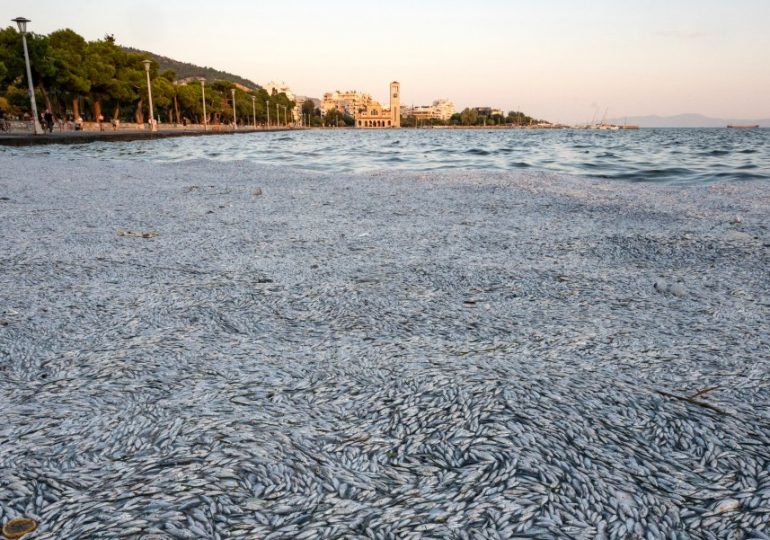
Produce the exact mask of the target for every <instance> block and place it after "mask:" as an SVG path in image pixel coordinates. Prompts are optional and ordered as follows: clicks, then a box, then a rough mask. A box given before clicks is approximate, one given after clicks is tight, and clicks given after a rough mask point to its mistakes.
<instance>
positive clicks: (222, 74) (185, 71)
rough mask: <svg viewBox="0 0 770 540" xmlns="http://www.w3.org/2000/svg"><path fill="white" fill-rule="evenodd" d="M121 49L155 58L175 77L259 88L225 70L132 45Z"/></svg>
mask: <svg viewBox="0 0 770 540" xmlns="http://www.w3.org/2000/svg"><path fill="white" fill-rule="evenodd" d="M123 50H125V51H127V52H131V53H138V54H144V55H146V56H147V57H149V58H151V59H152V60H155V61H156V62H157V63H158V64H160V70H161V71H165V70H167V69H171V70H174V72H175V73H176V78H177V79H186V78H187V77H203V78H205V79H206V80H207V81H215V80H220V81H231V82H234V83H238V84H242V85H243V86H248V87H249V88H261V86H260V85H258V84H257V83H255V82H254V81H250V80H249V79H245V78H243V77H241V76H239V75H233V74H232V73H228V72H226V71H220V70H218V69H214V68H210V67H201V66H196V65H195V64H188V63H187V62H180V61H179V60H174V59H173V58H169V57H167V56H161V55H160V54H155V53H152V52H149V51H143V50H140V49H134V48H133V47H123Z"/></svg>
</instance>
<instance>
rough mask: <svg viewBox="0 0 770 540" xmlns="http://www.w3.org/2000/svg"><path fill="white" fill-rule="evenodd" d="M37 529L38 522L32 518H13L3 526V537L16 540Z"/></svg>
mask: <svg viewBox="0 0 770 540" xmlns="http://www.w3.org/2000/svg"><path fill="white" fill-rule="evenodd" d="M35 529H37V522H36V521H35V520H34V519H31V518H25V517H22V518H13V519H10V520H8V521H7V522H6V523H5V525H3V536H5V537H6V538H9V539H12V540H15V539H17V538H21V537H22V536H24V535H26V534H29V533H31V532H32V531H34V530H35Z"/></svg>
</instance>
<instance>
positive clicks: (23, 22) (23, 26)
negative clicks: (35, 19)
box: [12, 17, 43, 135]
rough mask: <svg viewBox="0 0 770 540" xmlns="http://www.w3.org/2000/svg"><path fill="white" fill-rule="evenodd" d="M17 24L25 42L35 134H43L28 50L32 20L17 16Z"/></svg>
mask: <svg viewBox="0 0 770 540" xmlns="http://www.w3.org/2000/svg"><path fill="white" fill-rule="evenodd" d="M12 20H13V22H15V23H16V24H17V25H19V32H20V33H21V41H22V43H24V62H26V64H27V83H28V84H29V102H30V104H31V105H32V121H33V122H34V123H33V128H34V130H35V135H41V134H42V133H43V128H42V126H41V125H40V120H39V119H38V117H37V103H35V90H34V88H33V87H32V69H31V68H30V66H29V52H28V51H27V23H28V22H32V21H30V20H29V19H25V18H24V17H16V18H15V19H12Z"/></svg>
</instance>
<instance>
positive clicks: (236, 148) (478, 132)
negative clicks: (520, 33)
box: [5, 129, 770, 183]
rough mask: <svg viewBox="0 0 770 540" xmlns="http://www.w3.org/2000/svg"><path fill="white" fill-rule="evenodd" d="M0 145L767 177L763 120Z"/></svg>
mask: <svg viewBox="0 0 770 540" xmlns="http://www.w3.org/2000/svg"><path fill="white" fill-rule="evenodd" d="M5 151H6V152H14V153H17V152H18V153H24V152H34V153H41V152H42V153H48V154H53V155H60V156H61V155H64V156H70V157H73V158H75V159H77V158H79V157H97V158H102V159H110V160H112V159H118V160H123V159H128V160H132V159H140V160H145V161H147V160H149V161H156V162H177V161H185V160H191V159H209V160H221V161H236V160H247V161H252V162H257V163H266V164H274V165H280V166H285V167H291V168H296V169H303V170H313V171H330V172H356V173H360V172H367V171H377V170H389V169H399V170H410V171H431V170H446V169H461V170H498V171H503V170H522V169H528V170H546V171H554V172H559V173H566V174H571V175H580V176H589V177H598V178H605V179H617V180H625V181H639V182H670V183H698V182H711V181H718V180H728V181H741V180H761V179H768V178H770V129H748V130H743V129H640V130H620V131H599V130H572V129H565V130H547V129H537V130H535V129H401V130H355V129H325V130H319V129H315V130H293V131H273V132H257V133H236V134H232V135H224V136H211V137H182V138H172V139H162V140H145V141H133V142H110V143H104V142H100V143H91V144H83V145H75V146H51V147H47V148H46V149H44V150H41V149H40V148H39V147H38V148H27V149H13V150H10V149H8V150H5Z"/></svg>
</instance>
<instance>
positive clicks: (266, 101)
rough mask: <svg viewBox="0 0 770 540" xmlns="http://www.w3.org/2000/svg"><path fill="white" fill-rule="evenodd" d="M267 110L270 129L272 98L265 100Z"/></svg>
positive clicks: (268, 127)
mask: <svg viewBox="0 0 770 540" xmlns="http://www.w3.org/2000/svg"><path fill="white" fill-rule="evenodd" d="M265 110H266V111H267V129H270V100H269V99H266V100H265Z"/></svg>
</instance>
